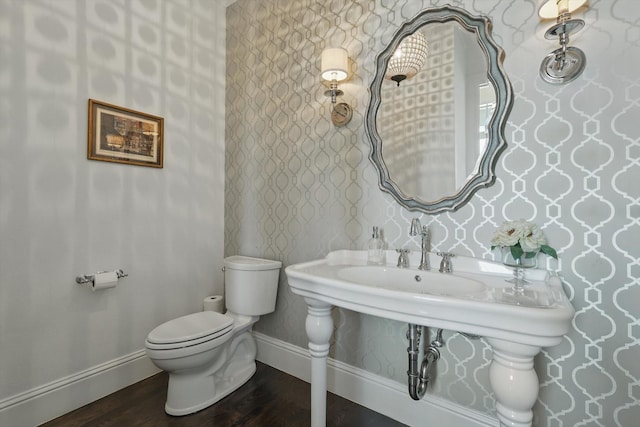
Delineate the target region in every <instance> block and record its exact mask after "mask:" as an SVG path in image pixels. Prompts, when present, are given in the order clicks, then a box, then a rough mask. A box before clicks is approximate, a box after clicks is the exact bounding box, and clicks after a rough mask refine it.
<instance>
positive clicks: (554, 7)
mask: <svg viewBox="0 0 640 427" xmlns="http://www.w3.org/2000/svg"><path fill="white" fill-rule="evenodd" d="M586 3H587V0H547V1H546V2H545V3H544V4H543V5H542V7H540V10H539V11H538V15H539V16H540V18H541V19H556V24H555V25H554V26H552V27H551V28H549V29H548V30H547V32H546V33H545V35H544V37H545V38H546V39H548V40H554V39H556V38H557V39H558V41H559V42H560V47H559V48H558V49H556V50H554V51H553V52H551V53H549V54H548V55H547V56H546V57H545V58H544V59H543V60H542V64H540V77H542V79H543V80H544V81H546V82H547V83H551V84H557V85H559V84H564V83H569V82H570V81H573V80H575V79H576V78H577V77H578V76H579V75H580V74H582V72H583V71H584V67H585V65H586V63H587V58H586V56H585V54H584V52H583V51H582V50H581V49H578V48H577V47H572V46H568V45H569V35H570V34H572V33H575V32H578V31H580V30H581V29H582V27H584V21H583V20H582V19H572V18H571V13H572V12H574V11H576V10H577V9H580V8H582V7H585V6H586Z"/></svg>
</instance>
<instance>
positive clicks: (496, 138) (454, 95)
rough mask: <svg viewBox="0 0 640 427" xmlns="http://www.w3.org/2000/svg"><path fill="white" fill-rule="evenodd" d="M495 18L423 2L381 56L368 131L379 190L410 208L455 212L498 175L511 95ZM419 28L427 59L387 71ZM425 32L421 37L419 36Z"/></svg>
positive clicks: (370, 155) (491, 182)
mask: <svg viewBox="0 0 640 427" xmlns="http://www.w3.org/2000/svg"><path fill="white" fill-rule="evenodd" d="M491 27H492V24H491V21H490V20H489V18H487V17H484V16H473V15H470V14H469V13H468V12H466V11H465V10H463V9H459V8H456V7H453V6H444V7H439V8H434V9H426V10H424V11H422V12H420V13H419V14H418V15H416V16H415V17H414V18H413V19H411V20H409V21H407V22H406V23H404V25H402V27H400V29H399V30H398V31H397V32H396V34H395V35H394V36H393V39H392V40H391V42H390V43H389V45H388V46H387V47H386V48H385V49H384V50H383V51H382V52H381V53H380V54H379V55H378V56H377V58H376V74H375V77H374V79H373V82H372V83H371V86H370V96H371V98H370V102H369V107H368V109H367V112H366V117H365V131H366V134H367V137H368V139H369V141H370V143H371V152H370V154H369V158H370V159H371V161H372V162H373V164H374V166H375V167H376V169H377V171H378V175H379V186H380V189H382V190H383V191H386V192H388V193H390V194H391V195H392V196H393V197H394V198H395V199H396V200H397V201H398V203H400V204H401V205H402V206H403V207H405V208H406V209H408V210H410V211H420V212H424V213H428V214H434V213H439V212H443V211H455V210H456V209H458V208H460V207H462V206H463V205H464V204H465V203H466V202H467V201H468V200H469V199H470V198H471V196H472V195H473V194H474V193H475V192H476V191H478V189H480V188H483V187H487V186H490V185H491V184H493V183H494V181H495V165H496V162H497V160H498V157H499V155H500V153H501V152H502V151H503V150H504V149H505V148H506V142H505V140H504V127H505V123H506V120H507V116H508V114H509V112H510V111H511V105H512V103H513V95H512V90H511V84H510V83H509V80H508V78H507V75H506V73H505V72H504V69H503V65H502V61H503V59H504V51H503V50H502V48H501V47H500V46H498V45H497V44H496V43H495V41H494V40H493V37H492V35H491ZM417 32H420V33H422V35H423V36H424V39H426V42H427V46H428V48H427V51H428V52H427V58H426V61H425V62H424V65H423V66H422V68H421V69H420V71H419V72H418V73H417V74H416V75H414V76H413V77H411V78H409V79H406V80H401V81H400V82H399V83H398V82H397V80H398V79H396V80H394V81H392V80H390V79H388V77H389V76H387V78H385V75H386V74H387V67H388V64H389V61H390V59H391V58H392V56H393V55H394V53H395V52H396V50H397V49H398V47H399V46H400V44H401V42H402V41H403V40H404V39H405V38H407V37H409V36H412V35H413V34H414V33H417ZM420 38H422V37H420Z"/></svg>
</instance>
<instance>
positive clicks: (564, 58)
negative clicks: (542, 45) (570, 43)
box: [540, 47, 587, 85]
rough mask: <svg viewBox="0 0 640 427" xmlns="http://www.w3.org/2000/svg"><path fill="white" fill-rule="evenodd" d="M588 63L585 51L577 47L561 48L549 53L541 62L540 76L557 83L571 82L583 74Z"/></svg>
mask: <svg viewBox="0 0 640 427" xmlns="http://www.w3.org/2000/svg"><path fill="white" fill-rule="evenodd" d="M586 63H587V58H586V56H585V54H584V52H583V51H582V50H580V49H578V48H577V47H568V48H566V51H564V52H563V51H562V48H559V49H556V50H554V51H553V52H551V53H550V54H548V55H547V56H546V57H545V58H544V60H543V61H542V64H540V77H542V79H543V80H544V81H545V82H547V83H551V84H555V85H560V84H564V83H569V82H570V81H573V80H575V79H576V78H577V77H578V76H579V75H580V74H582V72H583V71H584V67H585V65H586ZM560 64H561V66H560V67H559V66H558V65H560Z"/></svg>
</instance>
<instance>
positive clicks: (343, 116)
mask: <svg viewBox="0 0 640 427" xmlns="http://www.w3.org/2000/svg"><path fill="white" fill-rule="evenodd" d="M352 116H353V110H352V109H351V107H350V106H349V104H345V103H344V102H341V103H339V104H336V105H335V106H334V107H333V110H332V111H331V121H332V122H333V124H334V125H335V126H344V125H346V124H347V123H349V122H350V121H351V117H352Z"/></svg>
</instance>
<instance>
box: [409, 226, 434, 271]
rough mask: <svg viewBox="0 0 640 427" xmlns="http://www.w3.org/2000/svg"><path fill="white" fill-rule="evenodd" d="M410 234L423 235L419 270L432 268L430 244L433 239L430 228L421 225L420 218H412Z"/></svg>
mask: <svg viewBox="0 0 640 427" xmlns="http://www.w3.org/2000/svg"><path fill="white" fill-rule="evenodd" d="M409 235H410V236H418V235H420V236H422V245H421V252H422V255H421V256H420V265H419V266H418V270H430V269H431V267H430V266H429V245H430V243H431V242H430V240H431V233H429V228H428V227H427V226H426V225H424V226H421V225H420V220H419V219H418V218H413V219H412V220H411V229H410V230H409Z"/></svg>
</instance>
